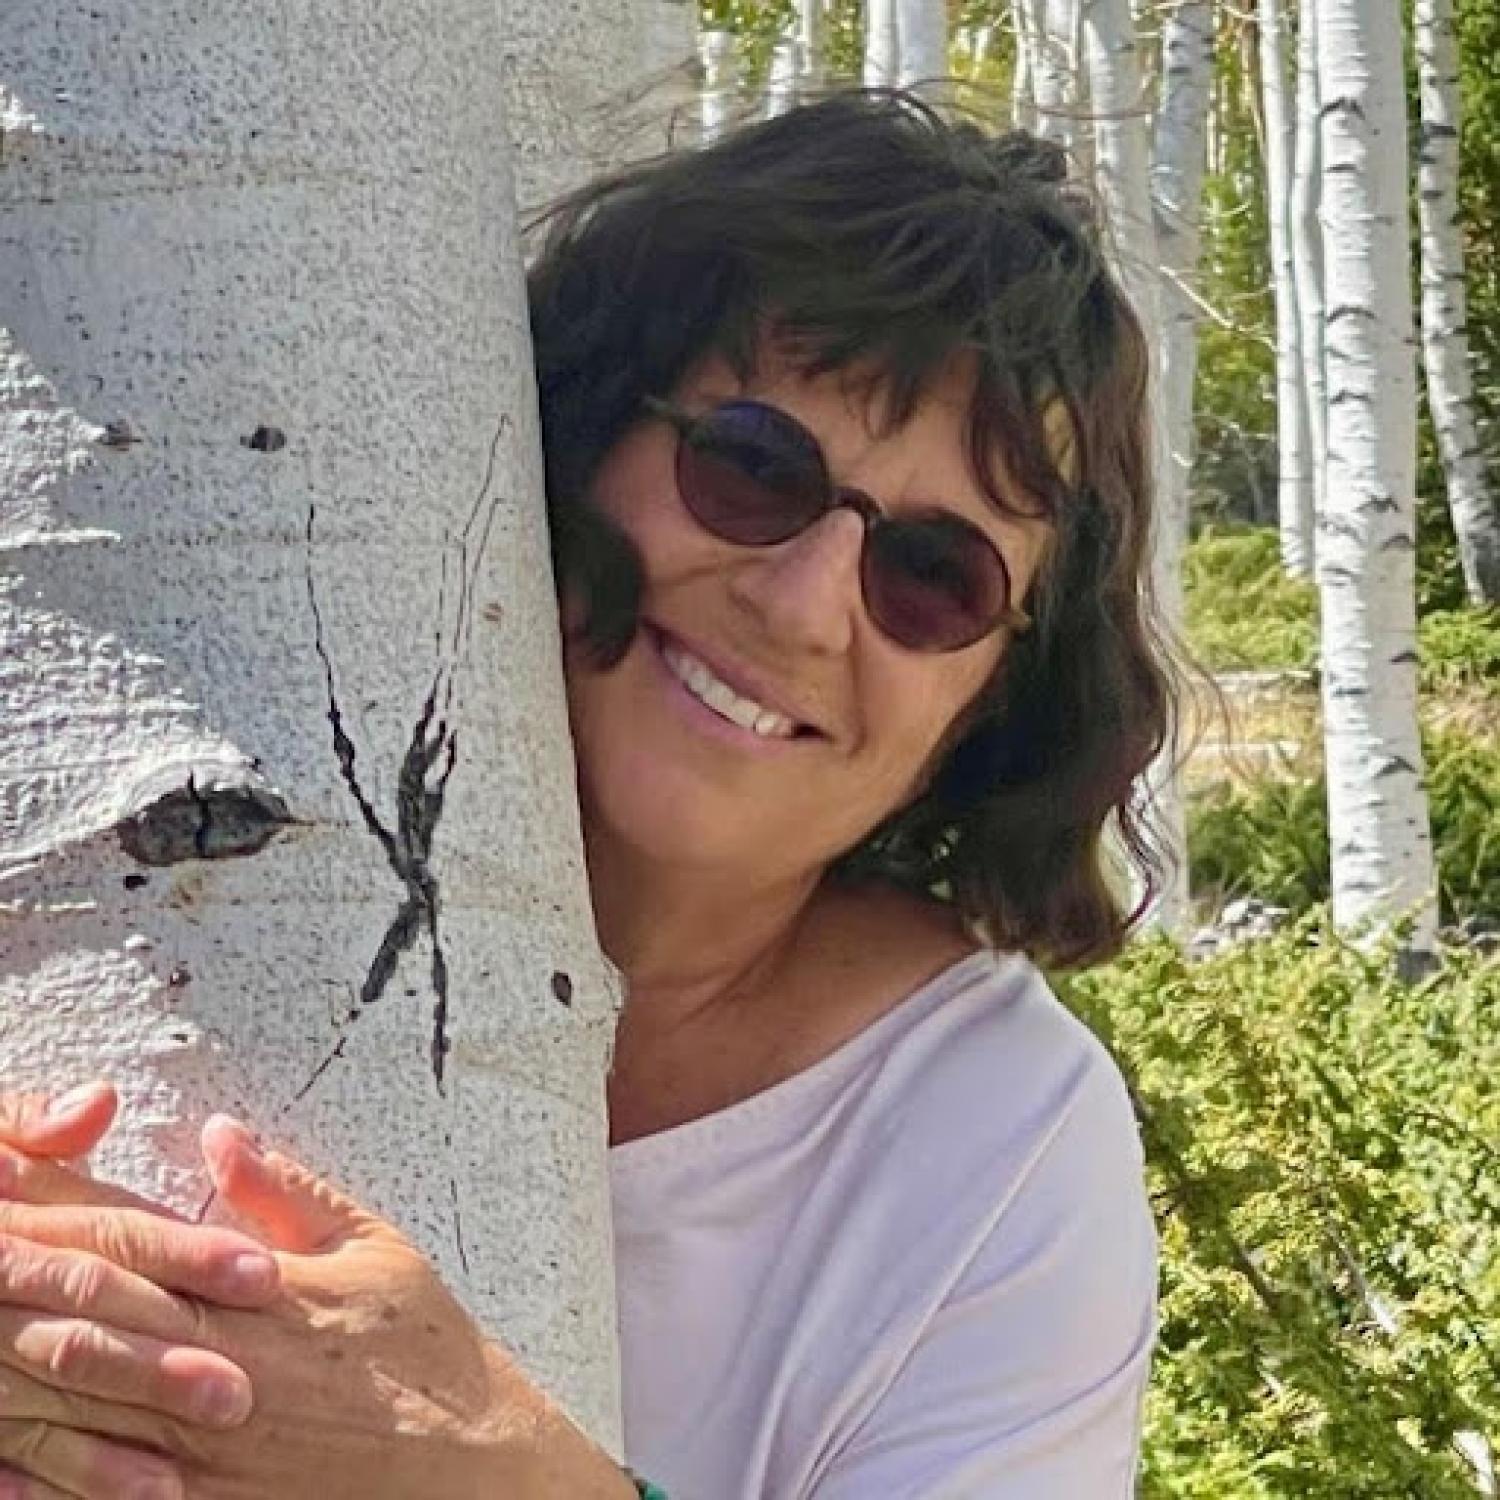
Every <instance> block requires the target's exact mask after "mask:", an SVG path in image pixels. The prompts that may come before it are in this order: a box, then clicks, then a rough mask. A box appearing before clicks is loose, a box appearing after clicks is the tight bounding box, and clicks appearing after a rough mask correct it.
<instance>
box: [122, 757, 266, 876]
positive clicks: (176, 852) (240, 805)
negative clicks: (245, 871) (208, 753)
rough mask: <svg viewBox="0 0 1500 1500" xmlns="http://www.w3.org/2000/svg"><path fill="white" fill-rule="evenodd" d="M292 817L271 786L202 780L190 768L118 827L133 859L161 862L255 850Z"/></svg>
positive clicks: (242, 854) (242, 855)
mask: <svg viewBox="0 0 1500 1500" xmlns="http://www.w3.org/2000/svg"><path fill="white" fill-rule="evenodd" d="M295 821H296V820H295V819H294V818H293V817H292V814H291V811H290V809H289V808H288V807H287V805H286V803H285V802H284V801H282V799H281V798H280V797H279V796H278V795H277V794H276V793H275V792H273V791H272V790H271V789H270V788H269V787H257V786H244V785H238V786H233V785H224V784H221V783H217V782H214V781H209V782H207V783H200V782H199V781H198V779H197V778H196V776H194V775H192V774H191V773H190V774H189V775H188V777H187V779H186V781H185V782H184V783H183V784H181V785H179V786H175V787H172V788H170V789H169V790H167V791H165V792H163V793H162V794H161V795H160V796H157V797H155V798H154V799H152V800H151V801H150V802H148V803H147V805H146V806H144V807H142V808H140V809H139V810H138V811H136V812H134V813H132V814H131V815H130V816H129V817H128V818H126V819H125V820H124V821H123V822H122V823H121V824H120V825H119V827H118V830H117V831H118V833H119V836H120V844H121V846H122V847H123V848H124V850H125V852H126V853H127V854H128V855H130V857H131V858H132V859H134V860H135V861H136V862H137V863H139V864H143V865H155V866H163V865H176V864H182V863H183V862H184V861H186V860H190V859H242V858H245V857H246V856H248V855H252V854H259V853H260V851H261V850H262V849H264V848H265V847H266V845H267V844H269V843H270V842H271V840H272V839H273V838H275V837H276V835H277V834H278V833H281V832H282V831H283V830H284V829H286V828H288V827H290V826H291V824H293V823H294V822H295ZM129 879H130V878H129V877H128V876H127V877H126V883H127V884H129Z"/></svg>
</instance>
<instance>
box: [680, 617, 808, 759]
mask: <svg viewBox="0 0 1500 1500" xmlns="http://www.w3.org/2000/svg"><path fill="white" fill-rule="evenodd" d="M652 634H653V635H654V636H655V638H656V647H657V650H658V652H659V653H660V655H661V659H662V661H663V663H664V664H665V666H666V668H667V670H668V671H669V672H670V673H671V674H672V676H673V677H675V678H676V679H677V681H678V683H680V684H681V686H682V687H683V689H684V690H685V691H686V692H687V693H688V694H689V695H691V696H692V697H693V698H695V699H697V700H698V702H699V703H701V704H702V705H703V706H704V707H705V708H707V709H709V710H710V711H711V712H712V713H713V714H715V715H716V716H717V717H718V718H721V719H723V720H725V721H726V722H727V723H730V724H733V725H734V726H735V727H736V728H738V729H742V730H744V731H745V732H746V733H748V734H753V735H755V736H756V738H758V739H762V740H772V741H781V742H785V741H788V740H796V739H804V738H809V737H812V736H815V735H816V734H817V730H815V729H813V728H812V726H811V725H808V724H801V723H799V722H797V721H796V720H795V719H792V718H789V717H788V716H787V715H785V714H783V713H781V712H780V711H779V710H777V709H774V708H770V707H768V706H767V705H766V704H764V703H761V702H759V701H758V700H757V699H755V698H751V697H749V696H747V695H746V694H744V693H741V692H739V691H737V690H736V689H735V688H732V687H730V685H729V684H728V683H727V682H725V681H724V680H723V678H721V677H720V676H719V675H718V674H717V673H716V672H715V671H714V670H713V668H712V667H710V666H709V665H708V663H707V662H706V661H704V660H703V659H702V658H701V657H699V656H697V655H696V654H694V653H693V652H692V651H690V650H689V649H688V648H687V647H686V646H684V645H683V644H682V643H681V642H680V641H678V640H677V639H676V638H675V637H673V636H670V635H667V634H666V633H665V632H663V631H660V630H657V629H653V630H652Z"/></svg>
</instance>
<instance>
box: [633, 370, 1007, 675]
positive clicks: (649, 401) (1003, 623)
mask: <svg viewBox="0 0 1500 1500" xmlns="http://www.w3.org/2000/svg"><path fill="white" fill-rule="evenodd" d="M645 406H646V409H647V410H648V411H649V412H651V413H652V415H653V416H657V417H660V418H662V419H663V420H664V421H666V422H668V423H669V424H670V425H671V426H672V427H673V428H674V429H675V430H676V432H677V444H678V446H677V454H676V458H675V469H676V472H677V476H678V490H679V492H680V493H681V496H682V503H683V506H684V507H685V508H686V510H687V512H688V514H689V515H690V516H692V518H693V520H694V521H695V522H697V524H698V525H699V526H701V527H702V528H703V529H704V530H705V531H706V532H708V534H709V535H710V536H713V537H716V538H718V540H720V541H722V542H727V543H728V544H729V545H730V546H732V547H774V546H779V545H780V544H781V542H783V541H790V540H791V539H792V538H793V537H797V536H801V535H802V533H803V532H805V531H808V530H809V529H811V528H812V527H813V526H815V525H816V524H817V523H818V522H819V521H820V520H822V519H823V517H824V516H826V515H828V514H829V513H830V512H832V511H835V510H840V509H849V510H852V511H854V513H855V514H856V515H857V516H859V518H860V520H861V521H862V522H863V523H864V530H865V535H864V542H863V544H862V549H861V554H860V589H861V593H862V594H863V596H864V599H865V608H866V609H867V610H868V611H869V614H870V618H871V619H872V620H873V621H874V622H875V624H876V626H877V627H878V628H879V629H880V631H881V633H882V634H883V635H885V636H886V637H887V639H889V640H891V641H894V642H895V643H896V645H898V646H900V647H902V649H903V650H907V651H916V652H919V653H922V654H925V655H942V654H945V653H947V652H949V651H963V650H965V649H967V648H968V647H969V646H974V645H977V644H978V643H979V642H980V641H982V640H984V638H985V637H986V636H989V635H993V634H994V633H995V632H996V631H998V630H1009V631H1010V632H1011V633H1012V634H1013V635H1024V634H1025V633H1026V632H1027V631H1028V630H1030V629H1031V623H1032V622H1031V619H1030V617H1029V616H1028V615H1027V614H1026V613H1025V611H1024V610H1021V609H1018V608H1016V607H1015V606H1014V605H1013V604H1011V602H1010V597H1011V590H1012V582H1011V574H1010V565H1009V564H1008V563H1007V562H1006V560H1005V554H1004V553H1002V552H1001V551H1000V549H999V548H998V547H997V546H996V545H995V544H994V542H993V541H991V539H990V538H989V537H988V536H986V535H985V534H984V532H983V531H982V530H981V529H980V528H979V527H978V526H976V525H974V523H973V522H972V521H970V520H968V519H967V518H966V517H964V516H960V515H957V514H954V513H952V512H948V511H942V512H941V513H940V514H941V515H942V517H943V519H944V520H946V521H948V522H949V523H950V524H952V525H954V526H956V527H960V528H962V529H963V530H964V531H965V532H966V533H971V534H972V535H974V536H976V537H978V539H979V541H980V542H981V543H982V544H983V545H984V546H985V547H987V548H988V549H989V551H990V553H991V554H992V555H993V556H994V558H995V561H996V563H997V565H998V566H999V569H1000V577H1001V578H1002V579H1003V580H1004V583H1005V596H1004V597H1005V602H1004V604H1002V605H1001V607H1000V609H999V611H998V612H997V613H996V615H995V616H994V618H993V619H992V620H990V621H989V622H988V623H987V624H986V625H985V626H984V627H983V628H982V629H981V630H979V631H978V632H977V633H976V634H974V635H973V636H971V637H968V638H966V639H964V640H960V641H956V642H954V643H952V644H950V645H941V646H921V645H912V644H911V643H909V642H907V641H903V640H901V639H900V637H899V636H896V635H894V634H893V633H892V632H891V631H890V630H889V629H888V628H887V627H886V626H885V625H884V624H882V622H881V620H880V618H879V615H878V614H877V612H876V611H875V609H874V608H873V607H872V606H871V603H870V599H869V590H868V588H867V587H866V584H865V567H866V564H867V558H868V549H869V546H870V539H871V536H872V534H873V533H874V532H875V531H876V530H878V529H879V528H880V527H881V526H886V525H891V524H896V523H898V522H899V518H893V517H890V516H887V515H886V514H885V512H884V511H883V510H881V508H880V506H879V505H878V504H877V503H876V502H875V501H874V500H873V499H872V498H871V497H870V496H869V495H867V494H866V493H865V492H864V491H863V490H857V489H852V488H849V487H847V486H839V485H836V484H834V482H833V476H832V474H831V473H830V472H829V469H828V455H827V454H826V453H825V452H824V450H823V445H822V443H820V442H819V441H818V439H817V436H816V435H815V434H814V433H813V432H811V431H810V430H809V429H808V428H807V427H806V426H805V425H804V424H803V423H802V422H800V421H798V420H797V418H796V417H794V416H793V415H792V414H791V413H790V412H787V411H783V410H782V409H781V408H780V407H779V406H773V405H771V403H770V402H768V401H757V400H754V399H753V398H749V397H740V398H736V399H733V400H730V401H721V402H719V403H718V404H717V405H715V406H713V407H711V408H710V409H709V410H707V411H703V412H690V411H687V410H685V409H683V408H682V407H679V406H675V405H673V403H672V402H670V401H664V400H662V399H661V398H659V397H656V396H648V397H646V398H645ZM730 406H748V407H757V408H760V409H762V410H765V411H768V412H771V413H773V414H774V415H775V416H776V417H777V418H778V419H779V420H780V421H783V422H786V423H789V424H790V425H791V426H792V427H794V428H796V429H798V430H799V431H800V432H802V433H803V434H804V435H805V436H806V438H807V440H808V444H809V446H810V448H811V450H812V451H813V452H814V453H816V455H817V458H818V467H819V469H820V471H821V473H822V478H823V487H824V492H825V500H824V505H823V508H822V510H820V511H818V512H817V513H816V514H814V515H811V516H809V517H808V519H807V521H806V522H805V523H804V524H803V525H801V526H799V527H798V528H797V529H796V530H795V531H792V532H789V533H788V534H787V535H786V536H785V537H782V538H779V539H778V540H776V541H770V542H746V541H740V540H739V539H738V538H735V537H732V536H725V535H724V534H723V533H722V532H720V531H718V530H717V529H716V528H715V527H713V526H712V525H710V524H709V523H708V522H707V521H705V520H704V519H703V518H702V517H701V516H700V515H699V514H698V512H697V511H696V510H694V509H693V506H692V503H691V502H690V501H689V500H688V498H687V490H686V486H685V485H684V483H683V479H682V464H683V453H684V450H685V449H686V448H687V446H688V444H689V440H690V439H691V437H692V435H693V433H694V432H695V431H697V430H698V429H700V428H701V427H702V425H703V424H704V423H705V422H707V421H708V420H709V419H710V418H711V417H713V416H714V415H715V414H716V413H718V412H720V411H722V410H724V408H725V407H730ZM906 524H914V523H906Z"/></svg>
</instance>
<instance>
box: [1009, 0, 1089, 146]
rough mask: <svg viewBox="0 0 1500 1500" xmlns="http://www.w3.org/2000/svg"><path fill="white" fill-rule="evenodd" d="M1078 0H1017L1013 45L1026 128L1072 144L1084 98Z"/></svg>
mask: <svg viewBox="0 0 1500 1500" xmlns="http://www.w3.org/2000/svg"><path fill="white" fill-rule="evenodd" d="M1080 3H1081V0H1016V5H1015V16H1016V47H1017V50H1018V52H1020V53H1021V54H1023V55H1024V57H1025V59H1026V62H1025V72H1026V77H1027V80H1028V105H1029V108H1030V109H1031V111H1032V120H1031V124H1030V128H1031V129H1033V130H1035V131H1036V133H1037V134H1038V135H1040V136H1042V137H1044V138H1045V139H1047V140H1051V141H1057V142H1058V143H1059V144H1060V145H1063V146H1067V147H1070V148H1072V147H1075V146H1076V144H1077V136H1078V119H1079V115H1080V112H1081V110H1082V108H1083V103H1084V94H1085V87H1084V81H1083V78H1084V74H1083V64H1082V60H1081V58H1080V56H1079V45H1078V42H1079V38H1078V23H1079V17H1078V7H1079V4H1080Z"/></svg>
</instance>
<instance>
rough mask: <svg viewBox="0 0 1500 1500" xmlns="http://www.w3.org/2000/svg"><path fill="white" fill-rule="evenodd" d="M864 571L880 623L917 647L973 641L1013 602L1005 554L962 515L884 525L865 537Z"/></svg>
mask: <svg viewBox="0 0 1500 1500" xmlns="http://www.w3.org/2000/svg"><path fill="white" fill-rule="evenodd" d="M863 575H864V577H863V581H864V591H865V602H866V604H867V605H868V607H869V610H870V614H871V616H872V617H873V618H874V620H875V623H876V624H877V625H879V626H880V628H881V629H882V630H884V631H885V632H886V634H887V635H889V636H890V637H891V639H892V640H894V641H897V642H899V643H900V644H901V645H903V646H906V647H908V648H910V649H911V650H914V651H954V650H957V649H958V648H959V647H961V646H969V645H972V644H973V643H974V642H975V641H977V640H979V639H980V637H982V636H984V635H986V634H988V632H989V631H990V630H992V629H993V628H994V626H995V622H996V621H997V620H998V619H999V618H1000V616H1001V615H1002V614H1003V613H1004V611H1005V607H1006V604H1007V603H1008V602H1009V594H1010V579H1009V576H1008V575H1007V573H1006V571H1005V563H1004V561H1003V560H1002V559H1001V557H1000V554H999V553H998V552H997V551H996V550H995V548H994V546H993V545H992V544H991V543H990V541H989V539H988V538H987V537H986V536H985V535H984V533H983V532H981V531H980V530H979V529H978V528H977V527H975V526H971V525H970V524H969V523H968V522H967V521H964V520H962V519H960V518H959V517H957V516H934V517H930V518H927V519H924V520H920V521H905V520H903V521H889V522H887V523H886V524H884V525H882V526H877V527H876V528H875V529H874V530H873V531H872V532H871V533H870V535H869V536H868V537H867V538H866V541H865V554H864V562H863Z"/></svg>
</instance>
